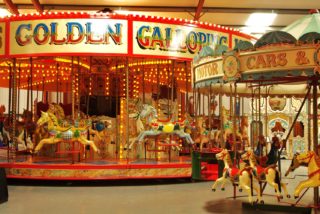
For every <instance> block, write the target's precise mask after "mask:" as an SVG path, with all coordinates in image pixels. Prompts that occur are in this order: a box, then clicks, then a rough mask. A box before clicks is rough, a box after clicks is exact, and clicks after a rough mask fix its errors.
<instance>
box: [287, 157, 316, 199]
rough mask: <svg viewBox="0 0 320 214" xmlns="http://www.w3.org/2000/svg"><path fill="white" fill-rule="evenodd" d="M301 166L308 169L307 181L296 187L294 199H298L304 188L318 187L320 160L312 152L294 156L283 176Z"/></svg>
mask: <svg viewBox="0 0 320 214" xmlns="http://www.w3.org/2000/svg"><path fill="white" fill-rule="evenodd" d="M301 165H303V166H307V167H308V179H307V180H304V181H301V182H300V183H299V185H298V186H296V188H295V190H294V197H295V198H298V197H299V195H300V193H301V191H302V190H303V189H304V188H309V187H318V186H320V158H319V156H318V155H317V154H316V153H315V152H314V151H308V152H304V153H302V154H295V155H294V157H293V159H292V162H291V165H290V167H289V168H288V170H287V172H286V174H285V176H287V175H288V174H289V173H290V172H293V171H294V170H295V169H296V168H298V167H299V166H301Z"/></svg>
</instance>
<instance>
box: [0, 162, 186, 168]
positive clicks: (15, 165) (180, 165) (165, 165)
mask: <svg viewBox="0 0 320 214" xmlns="http://www.w3.org/2000/svg"><path fill="white" fill-rule="evenodd" d="M0 167H3V168H17V169H19V168H21V169H28V168H29V169H70V170H78V169H89V170H90V169H92V170H94V169H166V168H189V167H191V163H190V164H189V163H163V164H162V163H159V164H121V163H120V164H106V165H89V164H88V165H82V164H54V165H49V164H19V163H0Z"/></svg>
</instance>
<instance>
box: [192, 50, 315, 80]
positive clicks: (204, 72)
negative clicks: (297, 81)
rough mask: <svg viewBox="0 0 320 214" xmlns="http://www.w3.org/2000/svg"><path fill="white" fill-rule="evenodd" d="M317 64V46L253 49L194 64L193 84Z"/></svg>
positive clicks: (311, 66) (296, 68)
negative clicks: (237, 54) (236, 54)
mask: <svg viewBox="0 0 320 214" xmlns="http://www.w3.org/2000/svg"><path fill="white" fill-rule="evenodd" d="M318 66H320V49H316V48H315V47H299V48H286V49H285V48H283V49H281V50H269V51H253V52H250V53H244V54H240V55H239V56H234V55H229V56H227V55H226V56H223V57H219V58H216V59H213V60H209V61H208V60H207V61H205V62H200V63H199V64H197V65H196V66H195V67H194V72H195V79H194V80H195V83H197V82H200V81H203V80H208V79H215V78H220V77H223V79H224V80H228V81H230V80H231V81H232V80H234V79H235V78H238V77H240V76H241V75H245V74H251V73H268V72H275V71H277V72H282V71H283V72H288V71H293V70H301V69H315V68H316V67H318Z"/></svg>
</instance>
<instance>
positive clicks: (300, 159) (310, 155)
mask: <svg viewBox="0 0 320 214" xmlns="http://www.w3.org/2000/svg"><path fill="white" fill-rule="evenodd" d="M313 156H314V154H313V153H310V154H308V156H307V157H305V158H298V156H297V157H296V159H297V160H298V161H299V162H301V161H302V160H306V159H308V158H310V159H309V161H308V163H307V164H309V163H310V161H311V159H312V157H313Z"/></svg>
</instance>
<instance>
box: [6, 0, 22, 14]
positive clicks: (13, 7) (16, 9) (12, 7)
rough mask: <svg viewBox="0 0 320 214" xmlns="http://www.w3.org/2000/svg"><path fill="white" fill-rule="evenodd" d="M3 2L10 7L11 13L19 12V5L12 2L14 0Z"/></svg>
mask: <svg viewBox="0 0 320 214" xmlns="http://www.w3.org/2000/svg"><path fill="white" fill-rule="evenodd" d="M3 3H4V4H5V5H6V7H7V8H8V10H9V11H10V13H13V14H16V15H18V14H19V10H18V8H17V6H16V5H15V4H14V3H13V2H12V0H3Z"/></svg>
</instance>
